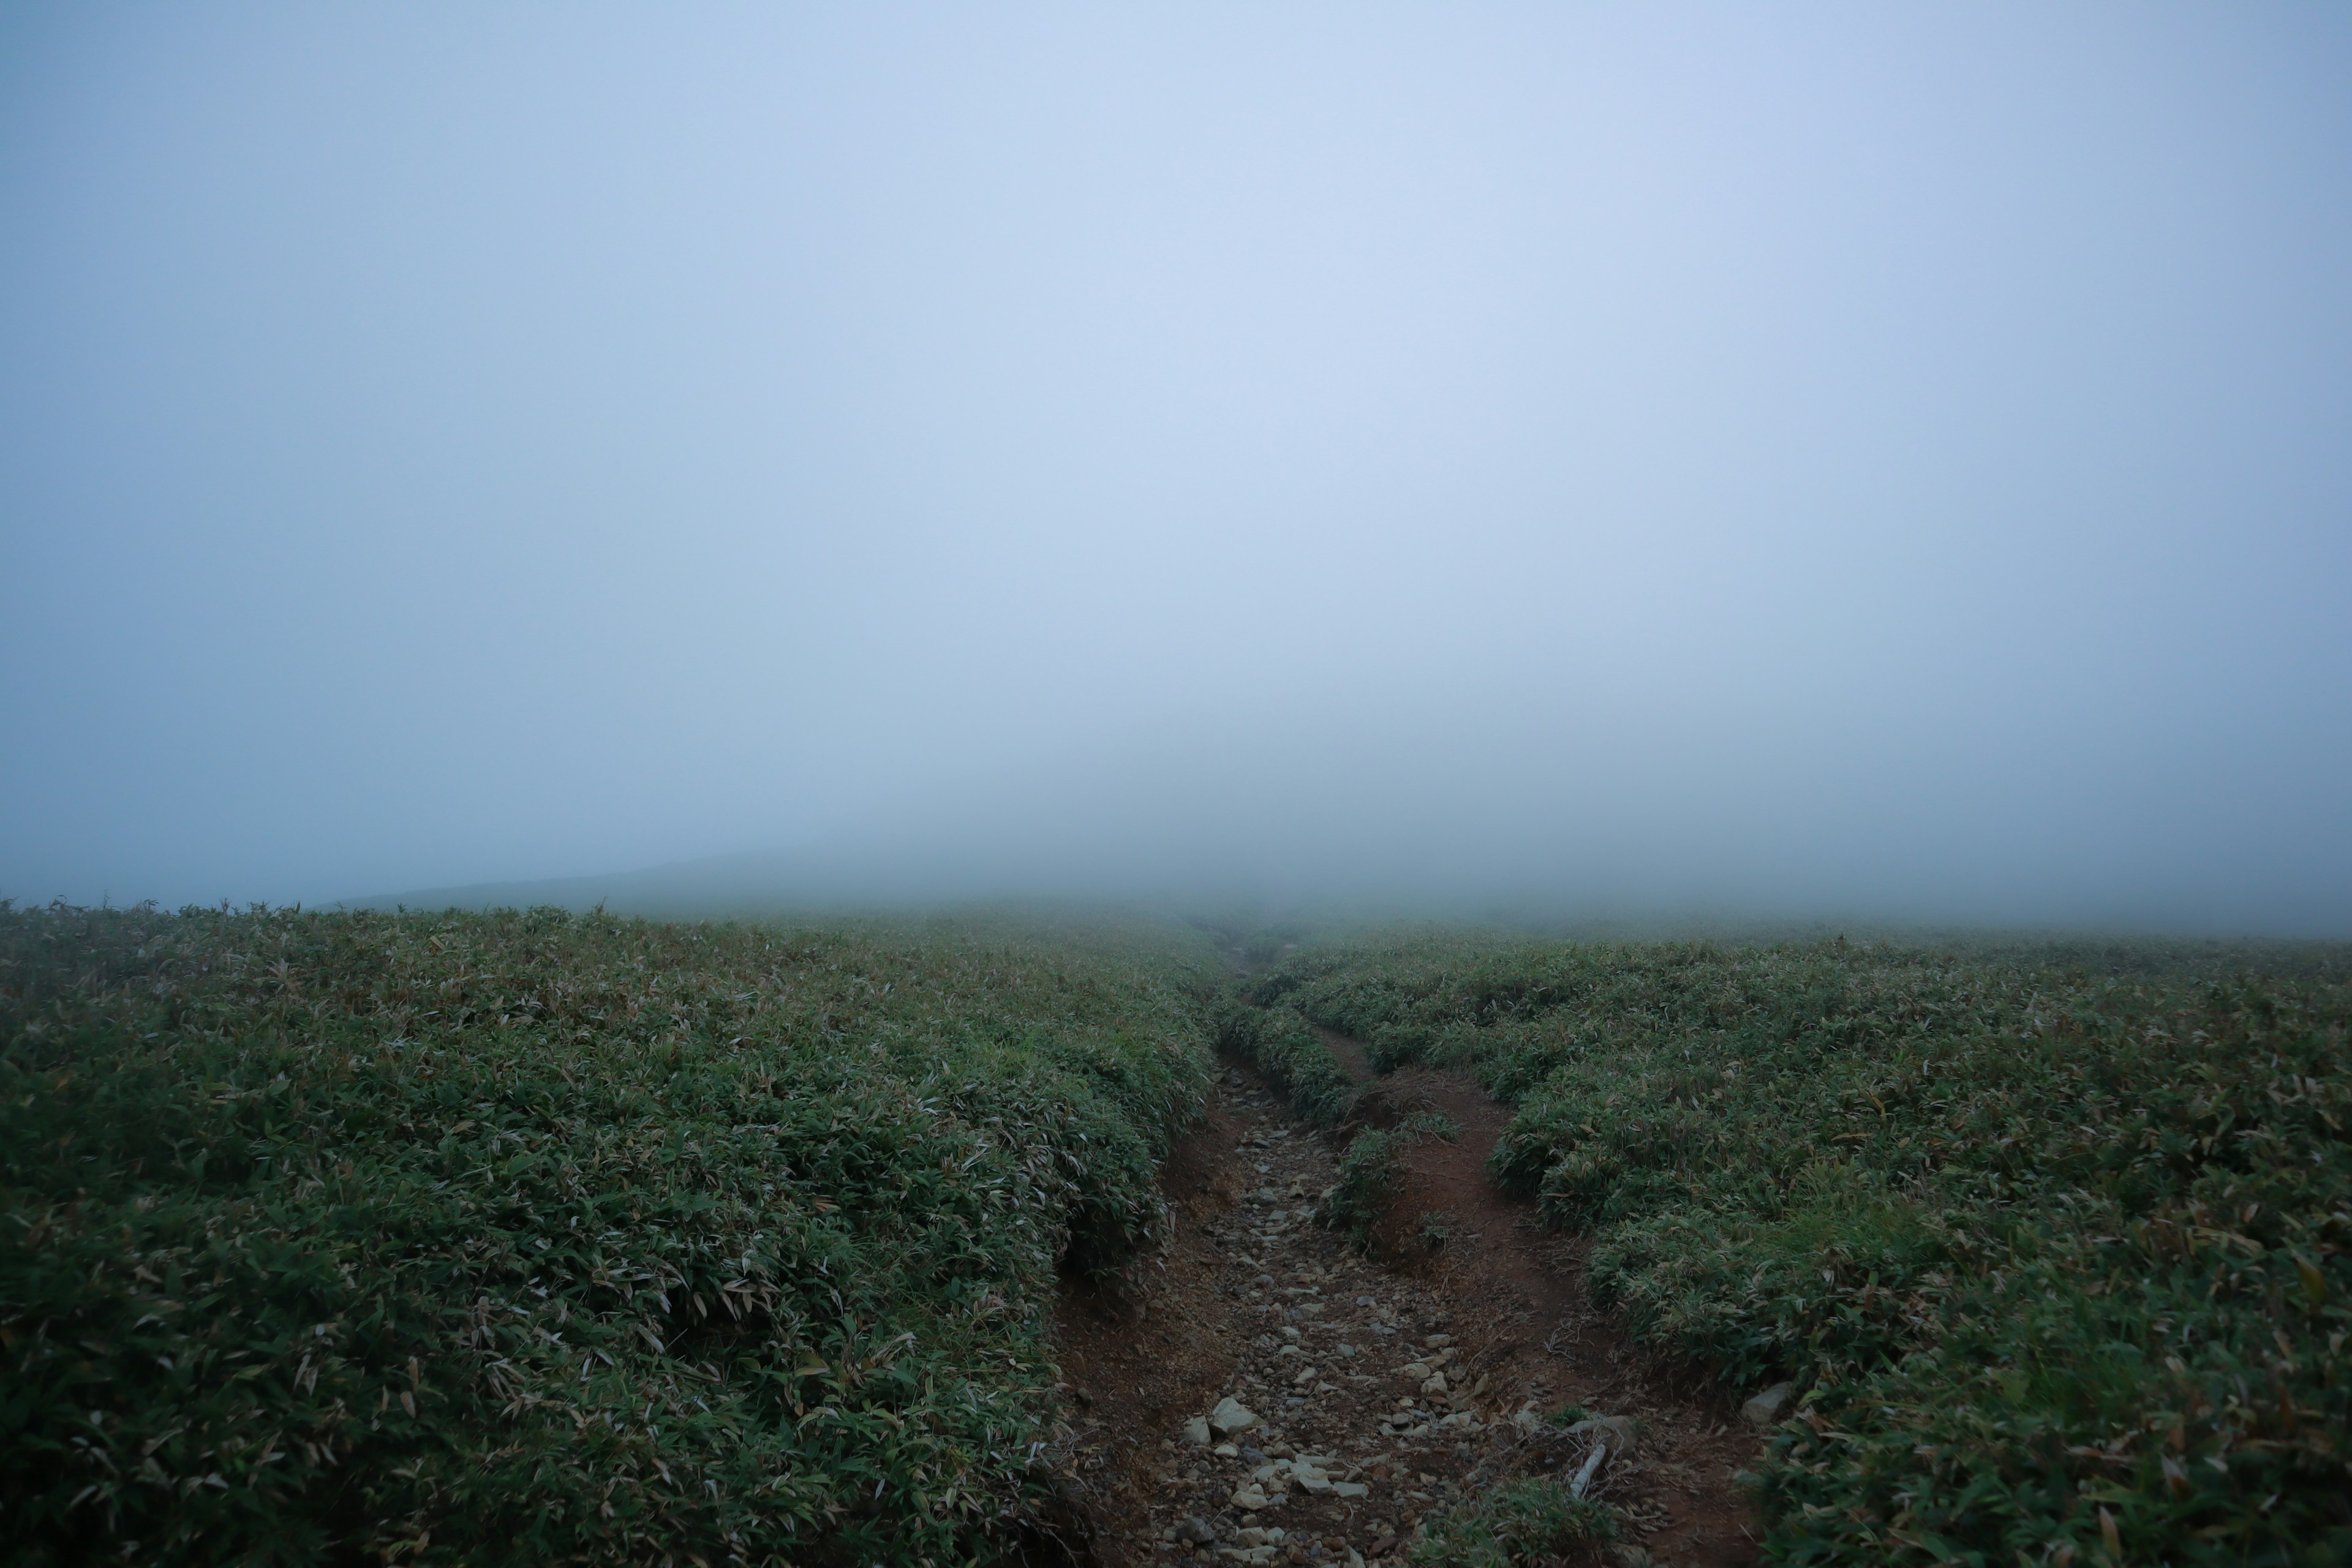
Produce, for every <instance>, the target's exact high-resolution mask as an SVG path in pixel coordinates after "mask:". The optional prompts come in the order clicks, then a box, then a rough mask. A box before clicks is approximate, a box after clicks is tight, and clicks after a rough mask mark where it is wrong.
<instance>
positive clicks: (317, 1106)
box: [0, 905, 1211, 1564]
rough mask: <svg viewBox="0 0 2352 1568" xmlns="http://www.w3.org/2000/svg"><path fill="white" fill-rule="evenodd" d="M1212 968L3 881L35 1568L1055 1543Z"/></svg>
mask: <svg viewBox="0 0 2352 1568" xmlns="http://www.w3.org/2000/svg"><path fill="white" fill-rule="evenodd" d="M1049 938H1050V940H1049ZM1205 952H1206V949H1205V946H1204V945H1203V944H1202V943H1201V942H1199V940H1198V939H1195V938H1192V937H1191V936H1189V935H1184V936H1179V935H1175V934H1171V933H1167V932H1160V931H1155V930H1148V929H1137V930H1130V931H1124V932H1110V933H1103V932H1099V931H1095V932H1081V931H1054V932H1051V933H1040V932H1036V931H1027V930H1023V929H1015V928H1013V927H1009V926H993V927H982V928H973V927H971V926H968V925H957V924H950V923H929V924H921V925H914V924H903V925H885V924H865V925H847V924H836V925H834V926H832V927H829V928H825V929H810V930H762V929H756V928H749V927H727V926H721V927H698V926H665V925H653V924H646V923H642V922H635V921H621V920H615V919H606V918H603V917H601V916H586V917H580V916H569V915H565V914H562V913H561V912H557V911H549V910H541V911H533V912H531V913H529V914H503V915H480V916H460V915H455V914H451V915H431V916H423V915H384V914H299V913H271V912H266V911H254V912H248V913H245V914H229V913H225V912H224V913H207V912H201V911H191V912H185V913H182V914H177V915H172V914H163V913H159V912H156V911H154V910H110V911H100V910H70V909H63V908H53V909H49V910H10V909H8V908H7V907H6V906H5V905H0V1364H5V1376H0V1532H5V1536H6V1538H7V1540H8V1541H9V1542H10V1543H11V1548H10V1560H11V1561H12V1562H18V1563H67V1562H87V1561H95V1560H99V1559H101V1558H103V1559H107V1560H117V1559H130V1560H133V1561H144V1562H154V1563H179V1562H197V1561H203V1562H229V1561H235V1562H239V1563H273V1562H277V1563H293V1562H315V1561H319V1560H321V1559H332V1560H338V1561H354V1560H377V1559H382V1560H389V1561H399V1562H404V1563H457V1562H463V1561H469V1560H470V1561H500V1562H509V1561H552V1560H557V1559H562V1558H571V1559H574V1560H577V1559H583V1558H593V1559H594V1560H598V1561H615V1560H623V1561H625V1560H635V1561H649V1562H655V1561H657V1562H677V1563H686V1562H693V1563H706V1564H708V1563H723V1562H729V1561H739V1562H746V1563H775V1562H783V1561H791V1562H794V1563H827V1562H836V1563H859V1564H863V1563H875V1562H889V1563H915V1562H925V1561H939V1562H944V1561H951V1560H954V1561H961V1560H969V1559H972V1558H980V1559H983V1560H985V1559H990V1558H993V1557H1000V1556H1004V1555H1008V1554H1011V1553H1013V1552H1018V1551H1020V1550H1021V1549H1022V1545H1023V1542H1024V1538H1032V1539H1034V1532H1035V1531H1037V1530H1039V1529H1040V1528H1043V1526H1041V1524H1040V1521H1041V1520H1044V1519H1049V1518H1050V1510H1048V1509H1047V1507H1046V1506H1045V1505H1046V1503H1047V1500H1046V1498H1045V1495H1044V1493H1043V1492H1042V1489H1041V1483H1040V1481H1039V1480H1038V1479H1037V1477H1038V1474H1039V1472H1038V1471H1037V1470H1036V1469H1034V1468H1032V1466H1031V1462H1030V1461H1031V1459H1032V1457H1033V1456H1034V1454H1035V1452H1036V1451H1037V1448H1038V1446H1039V1445H1040V1444H1041V1443H1042V1442H1043V1441H1044V1440H1045V1437H1046V1436H1047V1435H1048V1430H1049V1426H1048V1424H1049V1422H1050V1419H1051V1415H1052V1404H1051V1398H1052V1382H1053V1378H1052V1371H1051V1365H1050V1362H1049V1359H1048V1354H1047V1348H1046V1345H1045V1340H1044V1322H1045V1320H1044V1317H1043V1315H1042V1310H1041V1309H1042V1306H1043V1303H1044V1300H1045V1298H1046V1297H1047V1296H1048V1295H1049V1294H1050V1290H1051V1287H1052V1284H1053V1281H1054V1279H1055V1268H1056V1265H1057V1264H1067V1265H1076V1266H1081V1267H1087V1266H1100V1265H1104V1264H1108V1263H1113V1262H1116V1261H1117V1260H1118V1259H1119V1258H1122V1257H1124V1256H1125V1255H1127V1254H1128V1253H1129V1251H1131V1250H1132V1249H1133V1248H1135V1247H1137V1246H1138V1245H1139V1243H1140V1242H1141V1241H1142V1240H1143V1239H1144V1238H1145V1237H1148V1236H1149V1235H1150V1233H1151V1232H1152V1231H1153V1229H1154V1227H1155V1226H1157V1225H1158V1224H1159V1223H1160V1218H1161V1212H1162V1211H1161V1205H1160V1199H1159V1196H1158V1192H1157V1188H1156V1187H1155V1185H1154V1182H1153V1173H1154V1167H1155V1163H1156V1161H1157V1158H1158V1156H1159V1155H1160V1153H1161V1152H1163V1151H1164V1148H1165V1144H1166V1141H1167V1139H1168V1137H1169V1136H1170V1134H1171V1131H1173V1129H1174V1128H1175V1127H1176V1126H1177V1125H1178V1124H1179V1123H1181V1121H1182V1120H1183V1119H1184V1118H1186V1117H1187V1116H1188V1115H1189V1114H1191V1112H1192V1108H1193V1107H1194V1106H1195V1105H1196V1104H1197V1103H1198V1101H1199V1099H1200V1097H1201V1094H1202V1090H1203V1087H1204V1085H1205V1081H1206V1070H1207V1064H1208V1041H1209V1032H1210V1023H1209V1013H1208V1009H1207V1006H1206V1004H1205V999H1204V988H1205V986H1206V984H1207V980H1206V978H1205V977H1206V976H1207V975H1208V974H1209V973H1211V971H1210V970H1209V968H1208V967H1207V966H1206V965H1205V963H1203V962H1202V955H1203V954H1204V953H1205Z"/></svg>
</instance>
